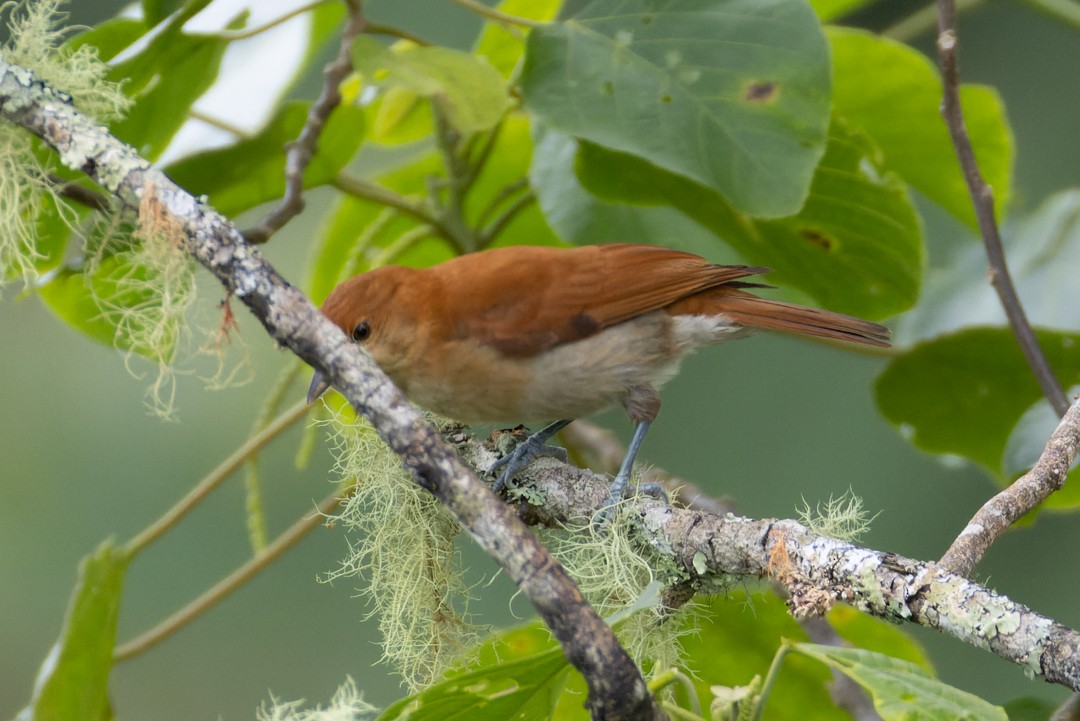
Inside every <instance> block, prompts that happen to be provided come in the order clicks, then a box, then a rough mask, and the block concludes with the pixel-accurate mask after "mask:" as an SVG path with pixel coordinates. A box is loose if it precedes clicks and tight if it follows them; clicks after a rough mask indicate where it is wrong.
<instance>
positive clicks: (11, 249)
mask: <svg viewBox="0 0 1080 721" xmlns="http://www.w3.org/2000/svg"><path fill="white" fill-rule="evenodd" d="M60 6H61V0H34V1H32V2H31V1H30V0H23V1H22V2H12V3H6V4H4V5H3V6H0V13H2V14H3V15H4V16H5V19H6V23H7V26H8V41H7V42H6V43H5V44H4V46H3V48H0V56H2V61H0V78H2V80H0V85H2V87H3V88H4V96H5V98H4V103H3V106H4V112H5V113H6V114H7V115H8V116H9V117H14V116H16V115H19V114H21V113H24V112H26V111H27V110H29V109H31V108H33V107H35V106H36V105H40V104H44V103H46V102H49V101H55V100H60V101H67V100H68V99H73V100H74V101H75V102H76V103H77V104H78V105H79V107H80V108H82V110H83V111H84V112H85V113H88V114H90V115H92V116H94V117H96V118H97V119H98V120H99V121H108V120H113V119H116V118H118V117H120V116H121V115H122V114H123V112H124V111H125V110H126V109H127V108H128V107H129V105H130V100H129V99H128V98H127V97H126V96H124V94H123V92H121V90H120V86H119V85H118V84H116V83H113V82H110V81H108V80H106V76H107V74H108V68H107V67H106V66H105V64H104V63H102V62H101V61H100V59H99V58H98V55H97V50H96V49H95V48H93V47H91V46H89V45H85V46H83V47H80V48H77V49H72V48H70V47H67V46H64V45H62V42H63V37H64V34H65V32H67V31H65V30H63V29H61V27H60V26H61V21H62V20H63V19H64V16H63V14H62V13H60V12H59V8H60ZM36 78H40V79H41V80H43V81H44V82H45V83H47V84H49V85H50V86H53V87H56V88H63V89H64V90H65V91H66V92H65V93H60V92H54V91H50V90H49V89H47V88H46V87H44V86H42V85H41V84H39V83H36V82H35V79H36ZM13 85H14V87H12V86H13ZM54 105H55V106H56V107H55V108H53V109H54V110H56V111H57V112H62V111H63V106H62V105H59V104H56V103H54ZM80 152H82V151H80ZM76 167H81V164H79V165H78V166H76ZM50 170H51V168H50V167H49V166H48V165H43V164H42V162H41V161H40V159H39V155H38V154H37V153H35V152H34V149H33V140H32V138H31V137H30V135H29V134H28V133H26V132H25V131H24V130H21V129H16V128H14V127H13V126H4V127H3V129H2V130H0V176H2V181H0V282H3V280H6V279H9V278H21V279H23V280H24V281H25V282H32V281H34V280H36V279H37V277H38V268H39V267H40V265H41V264H42V261H43V260H45V259H44V257H43V255H42V253H41V251H39V249H38V233H39V232H40V229H39V227H38V225H37V223H38V220H39V218H40V217H41V216H42V215H43V213H44V212H45V209H46V207H49V208H58V210H57V211H56V212H57V214H58V216H59V217H60V218H61V219H62V220H64V221H66V222H67V223H68V225H69V227H70V228H74V225H75V217H74V213H72V212H69V211H66V210H65V209H64V206H63V203H62V202H60V200H59V198H58V197H57V196H56V195H55V193H54V190H53V188H52V185H51V183H50V182H49V180H48V175H49V172H50ZM53 232H66V231H61V230H56V229H54V230H53ZM56 260H57V259H53V261H52V263H51V265H55V264H56Z"/></svg>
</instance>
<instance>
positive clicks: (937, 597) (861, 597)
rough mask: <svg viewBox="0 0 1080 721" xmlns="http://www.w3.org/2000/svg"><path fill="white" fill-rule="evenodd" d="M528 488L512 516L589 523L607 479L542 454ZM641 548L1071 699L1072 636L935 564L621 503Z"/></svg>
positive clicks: (700, 575)
mask: <svg viewBox="0 0 1080 721" xmlns="http://www.w3.org/2000/svg"><path fill="white" fill-rule="evenodd" d="M455 442H456V443H457V444H458V448H459V452H460V453H461V455H462V457H464V458H465V459H466V461H467V462H468V463H469V464H470V465H473V466H474V467H477V468H483V467H487V465H489V464H490V463H491V462H492V461H493V460H494V458H495V455H496V454H495V451H494V450H493V444H489V443H480V442H479V441H476V440H473V439H471V438H468V437H467V436H465V434H459V436H457V437H455ZM518 478H519V481H518V485H519V486H522V485H525V486H527V487H528V489H529V490H528V492H527V493H525V494H521V497H522V499H543V501H542V503H541V505H534V504H532V503H530V502H529V501H528V500H519V501H517V504H516V505H517V509H518V513H519V514H520V515H521V517H522V518H523V519H525V521H526V522H528V523H530V524H532V525H539V526H554V525H557V524H572V523H575V522H576V521H575V519H581V518H591V517H592V516H593V515H595V513H596V512H597V511H598V510H599V509H600V508H601V507H602V506H603V504H604V503H605V501H606V500H607V497H608V494H609V492H610V488H609V481H608V479H607V478H605V477H602V476H598V475H596V474H595V473H593V472H591V471H587V470H582V469H579V468H574V467H573V466H569V465H567V464H564V463H561V462H559V461H556V460H555V459H551V458H544V459H541V460H540V461H538V462H535V463H534V464H533V465H532V466H530V467H529V468H528V469H526V471H525V472H523V473H522V474H519V476H518ZM628 504H629V505H630V507H629V508H628V510H626V511H625V512H626V513H630V514H633V516H634V517H635V518H636V519H637V529H638V531H639V532H640V534H641V541H642V543H644V544H648V545H649V546H650V547H652V548H654V549H665V552H666V553H667V555H668V559H667V560H668V561H670V562H671V563H674V564H675V565H676V566H677V567H678V568H679V570H680V575H681V576H682V575H685V577H686V578H689V579H690V583H691V584H692V585H693V586H695V587H699V588H702V589H709V588H710V587H711V588H715V585H714V582H716V581H721V582H725V581H724V579H728V581H726V582H730V577H731V576H736V577H742V578H762V577H766V576H767V577H769V578H771V579H772V580H773V581H774V582H777V583H780V584H781V585H782V586H783V587H784V589H785V590H786V591H787V593H788V596H789V601H788V605H789V606H790V607H791V609H792V612H793V613H794V615H795V616H796V617H797V618H798V617H803V616H811V615H820V614H822V613H824V612H825V611H827V610H828V609H829V608H830V607H831V606H832V605H833V604H834V603H836V602H837V601H842V602H844V603H847V604H850V605H851V606H854V607H855V608H857V609H859V610H861V611H864V612H866V613H869V614H870V615H872V616H877V617H879V618H884V619H886V620H888V621H892V622H895V623H899V622H903V621H907V622H911V623H917V624H919V625H920V626H925V627H927V628H932V629H934V630H937V631H941V632H944V633H946V634H948V635H950V636H953V637H954V638H957V639H959V640H961V641H963V642H964V643H968V644H971V645H973V646H976V647H978V648H981V649H984V650H988V651H990V652H991V653H993V654H995V655H997V656H999V657H1001V658H1003V659H1005V660H1007V661H1011V662H1013V663H1015V664H1018V665H1020V666H1023V667H1024V668H1025V669H1026V670H1027V671H1029V672H1030V673H1033V674H1038V675H1041V676H1043V677H1044V678H1045V679H1046V680H1047V681H1050V682H1052V683H1057V684H1062V685H1064V686H1067V687H1069V688H1071V689H1073V690H1074V691H1080V632H1077V631H1075V630H1073V629H1070V628H1067V627H1066V626H1063V625H1061V624H1059V623H1057V622H1055V621H1054V620H1053V619H1050V618H1047V617H1046V616H1042V615H1040V614H1038V613H1036V612H1034V611H1032V610H1031V609H1029V608H1027V607H1026V606H1023V605H1021V604H1019V603H1016V602H1015V601H1012V600H1011V599H1009V598H1008V597H1006V596H1004V595H1002V594H999V593H997V592H995V591H993V590H991V589H988V588H986V587H985V586H981V585H979V584H977V583H974V582H972V581H970V580H968V579H966V578H963V577H961V576H959V575H957V574H955V573H951V572H949V571H948V570H946V569H944V568H941V567H940V566H939V565H937V564H934V563H924V562H920V561H915V560H912V559H909V558H904V557H902V556H898V555H896V554H893V553H887V552H883V551H876V550H874V549H869V548H860V547H857V546H855V545H853V544H851V543H847V542H845V541H840V540H837V539H834V538H829V537H828V536H823V535H820V534H818V533H815V532H813V531H811V530H810V529H808V528H807V527H805V526H803V525H802V524H800V523H798V522H796V521H792V520H778V519H768V518H767V519H761V520H755V519H751V518H743V517H739V516H736V515H733V514H730V513H728V514H724V515H715V514H712V513H706V512H703V511H697V510H691V509H685V508H676V507H674V506H670V505H667V504H665V503H663V502H662V501H658V500H656V499H653V498H651V497H647V496H637V497H635V498H634V499H632V500H631V501H628Z"/></svg>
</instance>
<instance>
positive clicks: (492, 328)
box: [308, 243, 889, 520]
mask: <svg viewBox="0 0 1080 721" xmlns="http://www.w3.org/2000/svg"><path fill="white" fill-rule="evenodd" d="M766 272H768V269H767V268H763V267H757V266H749V265H718V264H714V263H710V262H709V261H708V260H706V259H705V258H703V257H701V256H698V255H694V254H692V253H687V252H683V251H679V250H675V249H671V248H667V247H662V246H653V245H643V244H633V243H615V244H606V245H585V246H578V247H554V246H508V247H501V248H493V249H488V250H482V251H479V252H475V253H468V254H464V255H460V256H457V257H455V258H452V259H450V260H447V261H445V262H443V263H440V264H438V265H434V266H431V267H428V268H410V267H401V266H393V265H387V266H382V267H379V268H376V269H374V270H371V271H368V272H366V273H362V274H360V275H358V276H355V277H353V278H350V279H348V280H346V281H344V282H342V283H341V284H340V285H338V286H337V287H336V288H334V290H333V291H331V293H330V294H329V295H328V296H327V298H326V301H325V302H324V303H323V306H322V312H323V314H324V315H325V316H326V317H327V318H329V319H330V320H331V321H332V322H333V323H335V324H336V325H337V326H338V327H339V328H341V329H342V330H343V331H344V332H345V334H346V335H347V336H349V337H350V338H351V339H352V340H353V341H354V342H356V343H357V344H359V345H360V346H361V347H362V348H363V349H364V350H366V351H367V352H368V353H369V354H370V355H371V357H372V359H374V360H375V362H376V363H377V364H378V365H379V366H380V367H381V368H382V370H383V371H384V372H385V373H386V374H387V376H389V377H390V379H391V380H392V381H393V382H394V383H395V384H396V385H397V386H398V388H400V389H401V391H402V392H403V393H404V394H405V395H406V396H407V397H408V398H409V399H410V400H412V401H413V402H414V403H416V404H417V405H419V406H421V407H424V408H426V409H427V410H429V411H432V412H434V413H437V414H439V415H442V416H446V417H448V418H452V419H455V420H458V421H462V422H465V423H469V424H478V423H484V424H503V423H505V424H517V423H522V422H532V423H535V422H544V423H548V425H546V426H545V427H543V428H542V429H541V430H539V431H536V432H535V433H533V434H532V435H530V436H529V437H528V438H527V439H526V440H525V441H524V442H522V443H521V444H519V446H518V447H517V448H516V449H515V451H514V452H513V453H512V454H510V455H508V456H504V457H503V458H502V459H500V460H499V461H497V462H496V463H495V464H494V465H493V466H492V467H491V468H489V469H488V471H489V473H494V471H496V470H498V469H499V468H503V470H502V472H501V474H500V475H499V477H498V479H497V481H496V482H495V484H494V489H495V490H496V492H498V491H501V490H502V488H504V487H505V486H506V485H507V484H508V483H509V482H510V481H511V480H512V478H513V477H514V476H515V475H516V474H517V473H518V472H519V471H520V470H522V469H523V468H524V467H525V466H527V465H528V464H529V463H530V462H531V460H532V459H533V458H534V457H535V456H536V455H538V454H540V453H541V452H542V451H543V449H544V448H546V443H547V441H548V440H550V439H551V437H552V436H554V435H555V434H556V433H557V432H558V431H560V430H561V429H562V428H564V427H566V426H567V425H569V423H570V422H571V421H572V420H574V419H576V418H583V417H586V416H590V415H592V414H594V413H597V412H599V411H603V410H606V409H607V408H609V407H613V406H618V405H621V406H622V407H623V408H624V409H625V411H626V414H627V416H628V417H629V418H630V420H631V421H632V422H633V423H634V433H633V437H632V440H631V441H630V445H629V448H628V450H627V454H626V456H625V458H624V459H623V462H622V464H621V467H620V468H619V471H618V473H617V474H616V476H615V479H614V481H613V483H612V485H611V491H610V496H609V498H608V500H607V502H606V504H605V507H604V509H602V515H601V520H605V519H606V516H607V514H608V513H609V512H610V510H611V508H613V507H614V505H615V504H617V503H618V502H619V500H620V499H621V498H622V496H623V494H624V493H625V489H626V486H627V484H628V483H629V480H630V472H631V469H632V467H633V463H634V459H635V457H636V456H637V453H638V450H639V449H640V447H641V444H642V441H643V440H644V437H645V434H646V432H647V431H648V429H649V427H650V425H651V424H652V423H653V421H654V420H655V419H656V417H657V414H658V413H659V411H660V394H659V388H660V387H661V386H662V385H663V384H664V383H665V382H666V381H668V380H670V379H671V378H672V377H673V376H674V375H675V374H676V373H677V372H678V369H679V364H680V361H682V359H683V358H685V357H686V356H688V355H690V354H691V353H693V352H694V351H696V350H697V349H699V348H701V347H703V346H708V345H712V344H716V343H722V342H725V341H729V340H734V339H737V338H743V337H745V336H747V335H750V334H751V333H752V332H753V331H755V330H759V329H761V330H769V331H781V332H785V333H791V334H795V335H800V336H809V337H812V338H821V339H826V340H833V341H846V342H850V343H855V344H861V345H867V346H877V347H886V346H888V345H889V329H888V328H886V327H885V326H883V325H880V324H878V323H874V322H871V321H867V320H862V319H860V318H855V317H852V316H848V315H843V314H840V313H834V312H831V311H827V310H819V309H816V308H810V307H805V306H800V305H795V304H792V303H786V302H782V301H777V300H770V299H767V298H763V297H760V296H758V295H755V294H754V293H752V292H751V291H752V290H755V291H756V290H760V289H765V288H770V287H771V286H768V285H764V284H761V283H758V282H754V281H752V280H747V279H748V278H752V277H754V276H758V275H761V274H764V273H766ZM329 387H330V384H329V383H328V382H327V381H326V379H325V378H324V376H323V374H322V373H321V372H319V371H318V370H316V372H315V375H314V377H313V378H312V381H311V386H310V388H309V390H308V402H309V403H311V402H314V401H315V399H317V398H318V397H319V396H321V395H322V394H323V393H324V392H325V391H326V390H327V389H328V388H329Z"/></svg>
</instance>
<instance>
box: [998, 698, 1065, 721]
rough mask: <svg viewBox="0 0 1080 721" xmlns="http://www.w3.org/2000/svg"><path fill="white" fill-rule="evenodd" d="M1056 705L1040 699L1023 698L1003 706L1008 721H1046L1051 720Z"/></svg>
mask: <svg viewBox="0 0 1080 721" xmlns="http://www.w3.org/2000/svg"><path fill="white" fill-rule="evenodd" d="M1056 710H1057V705H1056V704H1052V703H1050V702H1049V701H1046V700H1045V699H1041V698H1031V697H1024V698H1018V699H1014V700H1012V701H1009V702H1008V703H1006V704H1005V713H1006V714H1008V716H1009V721H1046V719H1052V718H1053V716H1054V711H1056Z"/></svg>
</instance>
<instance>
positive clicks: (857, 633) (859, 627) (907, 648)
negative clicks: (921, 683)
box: [829, 604, 934, 673]
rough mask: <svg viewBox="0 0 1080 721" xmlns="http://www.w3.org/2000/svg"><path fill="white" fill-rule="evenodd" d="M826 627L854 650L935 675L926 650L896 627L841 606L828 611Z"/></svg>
mask: <svg viewBox="0 0 1080 721" xmlns="http://www.w3.org/2000/svg"><path fill="white" fill-rule="evenodd" d="M829 623H830V624H831V625H832V627H833V628H834V629H835V630H836V633H837V634H839V635H840V637H841V638H843V639H844V640H845V641H847V642H848V643H850V644H851V645H853V646H856V647H858V648H864V649H866V650H867V651H877V652H878V653H884V654H887V655H889V656H892V657H893V658H898V659H901V660H904V661H908V662H910V663H913V664H915V665H917V666H921V667H922V668H924V669H926V671H928V672H930V673H933V671H934V667H933V665H932V664H931V663H930V658H929V657H928V656H927V655H926V651H925V649H923V647H922V646H921V645H920V644H919V642H918V641H916V640H915V638H914V637H913V636H911V635H909V634H908V633H907V632H905V631H904V630H902V629H901V627H900V626H897V625H896V624H895V623H889V622H888V621H885V620H884V619H880V618H876V617H874V616H871V615H869V614H866V613H863V612H862V611H859V610H856V609H854V608H852V607H851V606H845V605H842V604H837V605H836V606H833V608H832V610H830V611H829Z"/></svg>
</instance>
